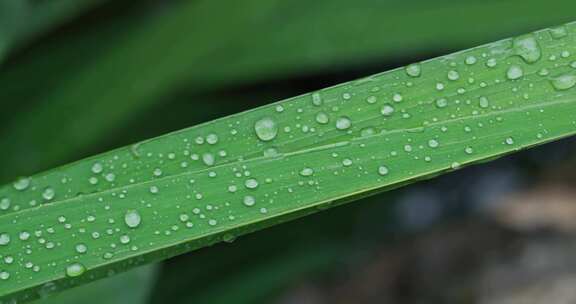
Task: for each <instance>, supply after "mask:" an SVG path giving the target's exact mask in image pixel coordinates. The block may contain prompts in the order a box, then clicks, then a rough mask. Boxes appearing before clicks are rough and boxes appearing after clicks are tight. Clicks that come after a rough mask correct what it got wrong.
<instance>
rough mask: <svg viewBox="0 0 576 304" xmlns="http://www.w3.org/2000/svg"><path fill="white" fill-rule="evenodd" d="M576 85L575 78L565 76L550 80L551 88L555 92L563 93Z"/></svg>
mask: <svg viewBox="0 0 576 304" xmlns="http://www.w3.org/2000/svg"><path fill="white" fill-rule="evenodd" d="M574 85H576V76H574V75H570V74H566V75H562V76H559V77H556V78H554V79H552V86H554V88H555V89H556V90H559V91H563V90H568V89H570V88H572V87H574Z"/></svg>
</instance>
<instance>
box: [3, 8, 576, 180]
mask: <svg viewBox="0 0 576 304" xmlns="http://www.w3.org/2000/svg"><path fill="white" fill-rule="evenodd" d="M92 1H94V0H92ZM418 2H419V3H418V5H415V4H414V3H412V2H410V3H401V2H398V1H372V0H363V1H354V2H350V1H344V0H338V1H335V0H322V1H320V0H319V1H314V3H310V1H305V2H303V1H288V2H287V1H278V0H276V1H262V0H249V1H248V0H247V1H242V2H231V3H228V4H227V5H226V9H225V10H223V9H222V4H221V3H220V2H214V1H179V2H175V3H173V4H171V5H167V6H165V7H163V10H162V11H161V13H158V14H152V13H151V12H150V11H149V10H143V11H144V12H145V13H144V14H142V15H145V16H153V18H152V17H151V18H149V19H145V18H142V16H140V15H137V16H133V15H134V14H133V12H132V11H130V12H126V13H125V14H123V15H120V18H118V19H114V20H112V21H111V22H104V24H102V25H101V26H100V27H96V28H92V27H91V28H90V29H89V30H88V31H85V32H80V33H79V36H80V37H74V39H66V38H69V36H65V37H64V39H60V40H58V43H54V44H52V43H50V44H46V45H43V46H41V47H40V48H39V49H38V52H37V53H36V54H33V55H35V56H33V58H32V59H31V62H20V63H21V64H17V65H16V66H15V67H14V68H13V69H9V67H7V70H6V71H5V73H4V74H3V75H0V87H2V90H0V99H2V100H6V101H13V103H15V106H13V108H12V109H15V108H21V107H24V105H25V104H28V103H30V104H33V106H29V107H28V108H25V109H24V110H23V111H22V112H21V114H20V115H14V114H15V113H14V112H15V111H14V110H12V111H6V114H4V113H0V118H1V120H0V122H5V121H10V123H8V124H7V125H6V126H5V127H2V128H0V133H1V136H0V146H2V147H3V151H4V154H3V155H4V157H3V158H2V159H1V160H0V166H2V168H3V170H2V172H0V180H4V181H5V180H6V178H9V177H10V176H12V175H13V174H31V173H32V172H35V170H37V168H43V169H44V168H49V167H51V166H55V165H59V164H62V163H64V162H67V161H69V160H70V159H74V156H75V155H78V153H80V154H81V155H89V154H92V153H90V151H93V149H94V147H98V143H101V142H103V141H105V140H106V139H107V138H108V137H109V136H110V135H111V134H114V133H115V132H117V131H118V130H120V129H122V127H124V126H125V124H124V123H125V121H126V120H127V119H126V117H130V116H134V115H136V116H137V115H138V114H140V113H143V112H145V111H146V110H149V109H150V107H152V105H154V104H164V102H166V99H167V98H166V96H167V95H170V94H171V93H172V92H173V91H174V90H178V89H179V88H182V87H186V88H192V89H193V90H195V91H197V92H202V91H206V90H211V89H214V88H221V87H225V86H227V85H230V84H241V83H249V82H251V81H255V80H260V79H269V78H272V77H280V76H285V75H291V74H298V73H304V72H310V71H321V70H323V69H336V68H338V67H342V66H346V67H350V66H354V65H357V64H359V63H368V62H372V61H374V60H379V59H381V58H391V57H395V58H398V57H400V56H413V54H415V53H416V52H418V51H421V50H423V49H424V50H434V51H437V50H452V49H454V48H462V47H470V46H473V45H475V44H478V43H481V42H486V41H490V40H493V39H497V38H499V37H502V35H509V34H510V33H518V32H523V31H526V30H531V29H536V28H538V27H541V26H546V25H548V24H558V23H562V22H566V21H569V19H570V18H572V14H571V12H572V10H571V9H574V8H576V5H575V4H574V2H573V1H568V0H562V1H559V2H556V3H555V5H556V6H558V7H560V6H561V7H563V8H564V9H562V10H556V9H549V6H550V4H549V3H547V2H537V3H531V4H530V5H526V4H525V1H521V0H508V1H489V2H483V3H477V2H475V1H452V0H444V1H443V2H445V3H446V4H449V5H439V3H438V2H437V1H436V2H434V3H430V2H429V1H422V0H420V1H418ZM47 3H51V2H47ZM58 3H60V2H58ZM47 5H48V4H47ZM303 5H305V6H306V9H305V10H302V7H303ZM518 7H522V10H523V11H522V18H512V17H511V16H515V14H516V11H517V10H518ZM126 15H128V16H126ZM141 19H144V20H145V21H146V22H143V21H142V20H141ZM215 21H216V24H217V26H214V24H215ZM422 24H426V27H425V28H423V27H422ZM467 24H473V25H474V26H473V30H472V29H471V28H470V26H465V25H467ZM287 25H289V26H287ZM231 33H233V34H232V35H231ZM220 37H226V39H222V38H220ZM167 46H170V47H167ZM63 63H65V64H63ZM45 75H50V77H45ZM2 76H3V77H2ZM18 76H20V77H18ZM24 83H25V84H26V85H23V84H24ZM29 88H34V90H30V89H29ZM55 120H56V121H62V122H65V123H66V124H67V126H68V127H67V128H61V129H60V130H59V132H58V138H59V140H58V141H57V142H56V141H54V140H53V137H54V134H53V133H51V132H50V128H46V127H45V126H46V125H48V124H51V123H52V122H53V121H55ZM103 121H105V123H103ZM22 125H25V126H26V127H25V128H23V127H22ZM62 142H65V143H66V148H62V147H63V145H61V144H60V143H62ZM34 145H41V146H42V147H43V149H42V150H41V151H40V150H38V149H29V147H30V146H34ZM23 155H24V156H26V158H25V159H26V161H21V160H22V156H23ZM7 175H9V176H7Z"/></svg>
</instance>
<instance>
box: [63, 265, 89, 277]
mask: <svg viewBox="0 0 576 304" xmlns="http://www.w3.org/2000/svg"><path fill="white" fill-rule="evenodd" d="M84 272H86V267H84V265H82V264H80V263H73V264H70V265H68V267H66V275H67V276H69V277H71V278H73V277H78V276H81V275H83V274H84Z"/></svg>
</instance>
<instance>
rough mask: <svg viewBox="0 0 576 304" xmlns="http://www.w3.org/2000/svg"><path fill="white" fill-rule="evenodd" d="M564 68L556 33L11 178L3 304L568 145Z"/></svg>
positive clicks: (3, 231)
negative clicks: (475, 166)
mask: <svg viewBox="0 0 576 304" xmlns="http://www.w3.org/2000/svg"><path fill="white" fill-rule="evenodd" d="M575 53H576V24H574V23H571V24H568V25H565V26H560V27H556V28H553V29H546V30H543V31H538V32H535V33H531V34H527V35H524V36H520V37H517V38H514V39H508V40H503V41H499V42H495V43H492V44H488V45H484V46H480V47H477V48H474V49H470V50H466V51H462V52H459V53H456V54H452V55H448V56H445V57H440V58H436V59H432V60H429V61H426V62H421V63H415V64H412V65H409V66H407V67H405V68H400V69H396V70H393V71H389V72H385V73H381V74H377V75H373V76H370V77H366V78H363V79H358V80H356V81H352V82H349V83H344V84H341V85H337V86H334V87H331V88H327V89H323V90H320V91H317V92H312V93H310V94H305V95H302V96H298V97H295V98H291V99H288V100H285V101H281V102H278V103H274V104H270V105H267V106H264V107H260V108H257V109H254V110H251V111H247V112H243V113H239V114H236V115H232V116H229V117H225V118H222V119H218V120H215V121H211V122H209V123H205V124H202V125H199V126H196V127H192V128H189V129H185V130H182V131H179V132H174V133H171V134H168V135H165V136H161V137H158V138H155V139H151V140H148V141H144V142H140V143H137V144H134V145H132V146H129V147H126V148H122V149H118V150H115V151H111V152H109V153H105V154H102V155H99V156H95V157H92V158H89V159H85V160H82V161H79V162H76V163H73V164H70V165H68V166H64V167H61V168H57V169H54V170H51V171H48V172H46V173H43V174H39V175H36V176H33V177H29V178H20V179H17V180H16V181H15V182H14V183H12V184H9V185H6V186H4V187H2V188H0V255H1V260H0V261H1V264H0V295H1V297H2V300H6V301H10V300H17V301H18V302H23V301H27V300H30V299H34V298H37V297H38V296H40V295H41V294H42V290H43V286H46V284H49V286H51V288H52V289H51V290H52V291H58V290H63V289H66V288H68V287H71V286H75V285H79V284H82V283H85V282H89V281H92V280H95V279H97V278H102V277H106V276H108V275H109V274H110V273H117V272H120V271H124V270H127V269H130V268H132V267H135V266H137V265H141V264H145V263H149V262H152V261H156V260H160V259H166V258H169V257H172V256H175V255H177V254H180V253H183V252H187V251H190V250H194V249H196V248H200V247H203V246H208V245H210V244H213V243H216V242H220V241H232V240H234V239H235V238H236V237H238V236H239V235H241V234H245V233H248V232H252V231H255V230H258V229H262V228H264V227H267V226H270V225H275V224H278V223H281V222H284V221H287V220H290V219H293V218H297V217H300V216H304V215H307V214H310V213H313V212H317V211H319V210H323V209H325V208H329V207H332V206H335V205H337V204H340V203H344V202H349V201H352V200H354V199H356V198H358V197H362V196H365V195H369V194H372V193H376V192H380V191H384V190H387V189H391V188H394V187H398V186H401V185H404V184H407V183H410V182H413V181H416V180H419V179H422V178H427V177H431V176H434V175H436V174H440V173H443V172H447V171H451V170H456V169H459V168H461V167H462V166H465V165H468V164H472V163H475V162H479V161H484V160H488V159H491V158H494V157H498V156H501V155H504V154H507V153H511V152H513V151H516V150H519V149H523V148H526V147H530V146H533V145H537V144H541V143H544V142H548V141H552V140H555V139H558V138H562V137H566V136H570V135H573V134H574V133H576V114H575V111H574V109H575V108H576V88H575V86H576V63H575V58H576V56H574V55H573V54H575ZM197 102H198V104H199V106H200V105H201V101H197ZM150 123H154V121H150Z"/></svg>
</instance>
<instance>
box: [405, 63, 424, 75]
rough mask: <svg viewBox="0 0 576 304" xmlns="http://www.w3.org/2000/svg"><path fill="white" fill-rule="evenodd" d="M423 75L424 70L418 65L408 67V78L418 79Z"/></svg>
mask: <svg viewBox="0 0 576 304" xmlns="http://www.w3.org/2000/svg"><path fill="white" fill-rule="evenodd" d="M421 73H422V69H421V67H420V64H418V63H413V64H410V65H408V66H407V67H406V74H408V76H411V77H418V76H420V74H421Z"/></svg>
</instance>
